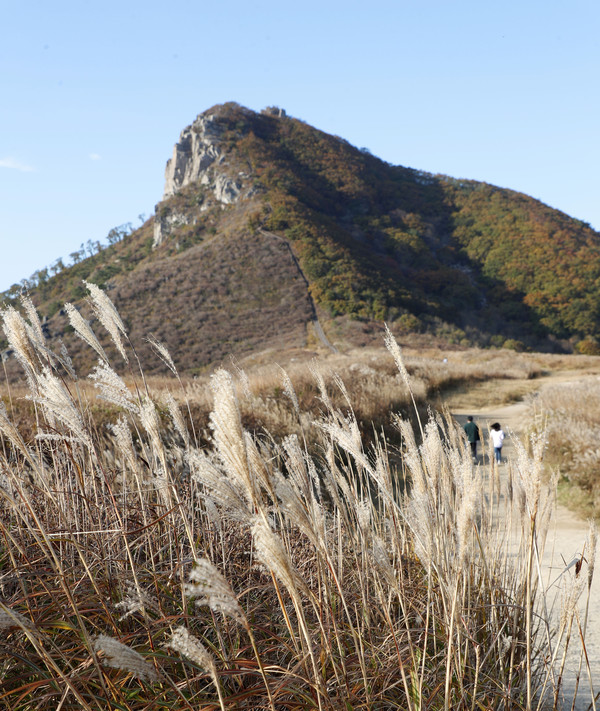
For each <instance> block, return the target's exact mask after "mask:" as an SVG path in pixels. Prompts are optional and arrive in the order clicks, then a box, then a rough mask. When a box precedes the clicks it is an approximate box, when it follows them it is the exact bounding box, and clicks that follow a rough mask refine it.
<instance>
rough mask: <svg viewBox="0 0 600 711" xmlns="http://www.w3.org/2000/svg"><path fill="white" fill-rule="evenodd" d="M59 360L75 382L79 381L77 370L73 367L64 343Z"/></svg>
mask: <svg viewBox="0 0 600 711" xmlns="http://www.w3.org/2000/svg"><path fill="white" fill-rule="evenodd" d="M59 360H60V362H61V364H62V365H63V367H64V369H65V370H66V371H67V373H68V374H69V375H70V376H71V377H72V378H73V380H77V373H76V372H75V368H74V367H73V361H72V360H71V356H70V355H69V351H68V350H67V347H66V346H65V344H64V343H63V341H61V342H60V358H59Z"/></svg>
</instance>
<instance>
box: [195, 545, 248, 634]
mask: <svg viewBox="0 0 600 711" xmlns="http://www.w3.org/2000/svg"><path fill="white" fill-rule="evenodd" d="M184 592H185V594H186V595H187V596H188V597H195V598H197V600H196V605H199V606H202V605H206V606H207V607H210V609H211V610H212V611H213V612H220V613H222V614H223V615H225V617H230V618H231V619H232V620H235V621H236V622H239V623H240V624H242V625H244V626H245V625H246V616H245V615H244V612H243V610H242V608H241V607H240V605H239V603H238V601H237V598H236V596H235V593H234V592H233V590H232V589H231V586H230V585H229V583H228V582H227V580H225V578H224V577H223V575H222V574H221V572H220V571H219V570H218V569H217V568H216V567H215V566H214V565H213V564H212V563H211V561H210V560H208V558H202V559H201V560H198V561H197V562H196V563H195V564H194V567H193V568H192V571H191V573H190V582H189V583H187V584H186V585H185V586H184Z"/></svg>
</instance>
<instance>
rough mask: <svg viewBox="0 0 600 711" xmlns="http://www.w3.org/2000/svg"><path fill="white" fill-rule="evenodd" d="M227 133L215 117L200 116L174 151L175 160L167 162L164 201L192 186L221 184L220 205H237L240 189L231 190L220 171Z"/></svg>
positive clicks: (217, 195)
mask: <svg viewBox="0 0 600 711" xmlns="http://www.w3.org/2000/svg"><path fill="white" fill-rule="evenodd" d="M223 130H224V129H223V127H222V126H221V125H220V124H219V122H218V120H217V117H216V116H215V114H210V113H205V114H200V115H199V116H198V117H197V118H196V120H195V121H194V123H193V124H192V125H191V126H188V127H187V128H185V129H184V130H183V131H182V132H181V136H180V137H179V141H178V142H177V143H176V144H175V147H174V148H173V156H172V157H171V158H170V159H169V160H168V161H167V167H166V170H165V191H164V195H163V200H166V199H167V198H169V197H171V196H172V195H174V194H175V193H176V192H177V191H178V190H180V189H181V188H183V187H185V186H186V185H189V183H193V182H196V181H200V183H202V184H203V185H210V184H211V183H218V185H219V187H218V189H216V190H215V197H216V198H217V200H219V202H225V203H228V202H234V201H235V197H236V195H237V194H239V187H238V188H237V190H236V188H235V187H234V186H233V185H231V186H230V187H229V189H227V187H226V186H225V185H224V180H223V177H224V176H223V175H222V172H221V171H219V170H218V167H219V166H221V165H223V163H224V162H225V156H224V154H223V150H222V148H221V145H220V143H221V136H222V135H223ZM217 178H220V180H217ZM231 182H232V183H233V181H231Z"/></svg>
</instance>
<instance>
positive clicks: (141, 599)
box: [115, 583, 161, 622]
mask: <svg viewBox="0 0 600 711" xmlns="http://www.w3.org/2000/svg"><path fill="white" fill-rule="evenodd" d="M115 607H116V608H117V610H119V609H121V610H124V611H125V612H124V614H123V615H121V617H119V622H122V621H123V620H125V619H127V618H128V617H130V616H131V615H134V614H135V613H136V612H139V613H141V614H142V615H144V616H145V615H146V614H147V611H148V610H150V611H151V612H154V614H156V615H160V614H161V612H160V607H159V606H158V600H157V599H156V598H155V597H153V596H152V595H149V594H148V593H147V592H145V591H144V590H142V589H141V588H139V587H136V586H134V585H131V583H130V584H129V585H128V586H127V594H126V595H125V597H124V598H123V599H122V600H121V602H117V603H116V605H115Z"/></svg>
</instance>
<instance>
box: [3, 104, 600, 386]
mask: <svg viewBox="0 0 600 711" xmlns="http://www.w3.org/2000/svg"><path fill="white" fill-rule="evenodd" d="M276 113H277V115H275V114H276ZM203 116H210V117H213V119H214V123H215V125H216V126H218V130H219V139H218V150H219V151H220V155H221V158H220V163H219V165H218V169H219V171H221V174H222V175H223V176H226V177H228V178H229V179H231V180H234V179H237V176H245V177H244V180H246V182H247V185H248V186H250V189H248V190H247V191H246V192H245V193H244V194H243V195H242V197H241V199H239V200H238V201H237V202H232V203H231V204H225V203H223V202H219V200H217V199H215V195H214V191H213V188H212V186H211V185H210V184H209V183H210V181H209V180H208V179H207V180H204V179H202V180H200V179H199V180H197V181H195V182H191V183H189V184H186V185H184V186H182V187H180V188H179V189H178V190H177V191H176V192H175V194H174V195H172V196H171V197H169V198H167V199H165V200H163V201H162V202H161V203H159V204H158V205H157V210H156V215H155V216H153V217H152V218H150V220H148V221H147V222H145V224H143V225H142V226H141V227H140V228H139V229H137V230H133V231H131V230H125V231H121V232H119V231H117V232H116V237H115V231H113V232H112V239H109V242H110V244H109V245H108V246H105V247H104V246H103V245H100V244H97V245H96V248H95V249H89V250H88V252H86V251H85V250H82V251H80V252H76V253H74V255H72V256H73V259H74V261H73V263H72V264H70V265H69V264H67V265H65V264H63V262H62V260H58V262H57V265H58V266H57V265H54V267H53V269H51V270H50V271H51V272H52V275H50V272H49V271H48V270H41V271H40V272H38V273H36V275H34V276H35V278H33V279H30V280H24V285H25V286H26V287H27V288H28V290H29V292H30V294H31V296H32V299H33V301H34V303H35V304H36V306H37V308H38V309H39V311H40V313H41V314H42V316H45V317H46V321H45V322H44V327H45V329H46V332H47V335H48V336H49V337H50V338H51V339H59V338H60V339H63V340H64V341H65V342H66V343H67V344H68V345H69V348H70V350H71V352H72V353H73V357H74V358H75V359H77V358H80V357H81V358H84V365H87V366H91V364H92V363H91V361H89V358H88V361H85V358H86V356H85V355H84V351H83V349H82V348H81V347H80V344H78V343H77V341H76V340H75V339H74V338H73V336H72V333H70V327H69V324H68V321H67V319H66V316H65V314H64V312H63V311H62V310H61V305H62V303H63V301H72V302H74V303H76V304H77V307H78V308H80V309H81V310H82V313H83V314H84V316H85V317H86V318H90V319H92V321H93V314H92V312H91V311H90V310H89V309H87V307H86V306H85V304H83V303H82V302H81V298H82V296H83V295H84V287H83V284H82V279H87V280H90V281H93V282H94V283H97V284H99V285H100V286H102V287H106V288H107V289H109V290H110V293H111V297H112V298H113V300H114V301H115V303H117V304H118V307H119V309H120V311H121V313H122V315H123V319H124V321H125V323H126V324H127V326H128V328H129V329H130V333H131V337H132V340H133V342H134V343H135V344H136V347H137V348H138V349H139V350H140V353H141V354H142V356H143V357H144V358H146V359H147V362H148V366H147V367H148V371H149V372H153V371H158V370H160V369H161V368H162V367H163V366H162V364H161V363H160V361H158V360H156V359H154V360H153V359H152V354H151V350H150V348H149V347H148V346H147V344H145V343H144V341H143V335H144V331H143V328H142V326H141V323H142V322H144V323H146V324H147V328H148V329H150V330H151V331H152V332H153V333H154V335H155V336H156V337H157V338H158V339H159V340H161V341H163V342H164V343H166V344H167V346H168V347H169V348H172V349H173V350H176V351H177V353H178V356H179V358H180V364H181V367H182V370H183V371H185V372H197V373H198V372H202V370H203V369H204V368H205V367H206V366H208V365H210V364H214V363H217V362H220V361H222V359H223V358H225V357H227V356H229V355H230V354H235V355H237V356H244V355H247V354H250V353H253V352H257V351H260V350H264V349H265V348H273V349H279V350H282V349H290V348H298V347H300V348H305V347H306V346H309V347H321V346H322V344H321V343H320V342H318V341H315V338H314V333H315V331H314V329H313V328H312V324H313V323H314V321H315V319H316V318H317V317H318V318H319V320H320V322H321V325H322V326H323V328H324V329H325V332H326V333H327V335H328V337H329V340H330V341H332V342H333V344H334V346H337V347H338V348H343V347H346V346H347V345H349V344H352V343H360V344H364V343H366V342H368V341H369V340H373V339H376V340H378V339H379V338H380V334H381V330H382V328H383V322H384V321H386V322H387V323H388V324H389V325H390V327H391V329H392V331H393V332H394V333H395V334H396V335H397V336H400V337H402V336H403V335H404V334H410V333H413V334H414V333H422V334H430V335H432V336H434V337H439V338H442V339H444V340H445V341H446V342H450V343H455V344H462V345H478V346H484V347H485V346H489V345H493V346H501V345H506V346H508V347H511V348H514V349H523V348H527V347H529V348H535V349H541V350H572V349H573V348H577V349H578V350H580V351H582V352H585V353H589V354H593V353H595V352H597V351H598V350H599V347H598V344H597V339H598V337H599V336H600V326H599V323H600V320H599V318H598V316H599V307H598V304H599V303H600V293H599V292H600V253H599V250H600V236H599V235H598V233H597V232H595V231H593V230H592V229H591V228H590V227H589V226H588V225H586V224H584V223H582V222H580V221H578V220H575V219H572V218H570V217H568V216H566V215H564V214H562V213H560V212H558V211H556V210H553V209H551V208H549V207H547V206H546V205H543V204H542V203H540V202H539V201H537V200H534V199H532V198H530V197H527V196H526V195H522V194H519V193H515V192H513V191H511V190H506V189H502V188H497V187H494V186H491V185H487V184H485V183H479V182H475V181H469V180H456V179H453V178H449V177H447V176H441V175H431V174H428V173H424V172H421V171H418V170H414V169H410V168H405V167H401V166H392V165H390V164H388V163H386V162H385V161H383V160H380V159H379V158H376V157H374V156H372V155H370V154H369V153H368V152H367V151H365V150H359V149H357V148H355V147H353V146H351V145H350V144H349V143H347V142H346V141H344V140H343V139H341V138H339V137H337V136H331V135H328V134H325V133H323V132H321V131H318V130H317V129H315V128H313V127H311V126H309V125H308V124H306V123H304V122H302V121H299V120H297V119H294V118H290V117H288V116H285V115H280V112H279V113H278V112H273V111H265V112H263V113H260V114H257V113H254V112H252V111H249V110H248V109H245V108H243V107H240V106H239V105H237V104H225V105H221V106H217V107H214V108H212V109H210V110H209V111H207V112H205V114H203ZM204 177H206V176H204ZM158 222H160V224H161V226H162V225H167V226H168V230H167V233H166V236H165V238H164V239H163V240H162V241H161V242H160V243H159V244H156V245H154V246H153V230H154V228H155V225H156V224H157V223H158ZM82 247H83V245H82ZM85 254H87V255H88V256H87V257H85ZM83 257H85V258H83ZM59 267H60V268H59ZM22 286H23V284H19V285H15V286H14V287H12V288H11V289H10V290H9V291H8V292H6V293H5V294H4V301H5V303H6V304H8V303H17V296H18V294H19V292H20V291H21V289H22ZM3 345H4V347H5V346H6V342H4V344H3Z"/></svg>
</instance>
